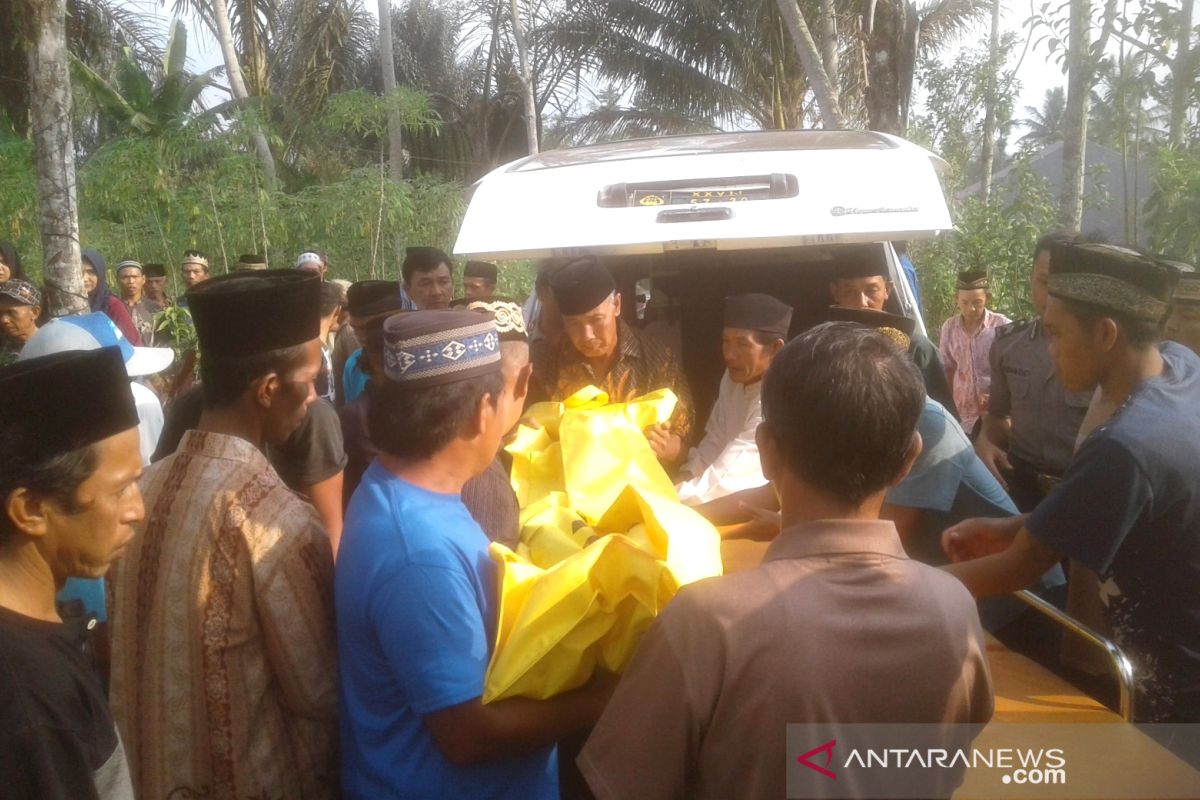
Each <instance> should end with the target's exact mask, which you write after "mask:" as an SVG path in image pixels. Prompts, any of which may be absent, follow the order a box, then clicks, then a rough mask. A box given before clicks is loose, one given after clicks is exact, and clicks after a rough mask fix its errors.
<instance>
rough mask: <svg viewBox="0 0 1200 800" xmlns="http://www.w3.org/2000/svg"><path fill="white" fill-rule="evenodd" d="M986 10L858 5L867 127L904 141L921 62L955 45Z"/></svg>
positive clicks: (961, 5)
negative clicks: (902, 137)
mask: <svg viewBox="0 0 1200 800" xmlns="http://www.w3.org/2000/svg"><path fill="white" fill-rule="evenodd" d="M990 9H991V0H862V3H861V13H862V21H861V24H862V28H861V29H862V33H863V34H864V41H865V44H864V48H865V59H864V60H865V62H866V73H865V76H864V77H865V79H866V80H865V87H864V88H863V103H864V106H865V111H866V116H867V125H868V127H870V129H871V130H877V131H884V132H886V133H895V134H898V135H904V133H905V130H906V129H907V128H908V117H909V108H910V106H911V103H912V90H913V80H914V78H915V76H916V66H917V62H918V60H919V59H920V57H921V56H925V55H932V54H933V53H936V52H938V51H939V50H942V49H943V48H945V47H946V46H948V45H950V44H952V43H954V42H955V41H956V40H957V39H958V38H959V37H961V36H962V35H963V34H964V33H965V32H966V31H968V30H970V29H971V28H972V27H973V26H975V25H976V24H978V23H979V22H980V21H982V20H983V19H984V18H985V17H986V16H987V15H988V13H989V11H990Z"/></svg>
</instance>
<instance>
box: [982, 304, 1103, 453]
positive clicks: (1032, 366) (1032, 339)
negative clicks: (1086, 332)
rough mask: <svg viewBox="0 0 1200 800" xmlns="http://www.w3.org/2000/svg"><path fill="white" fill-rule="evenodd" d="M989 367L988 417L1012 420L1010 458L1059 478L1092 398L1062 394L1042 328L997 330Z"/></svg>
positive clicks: (1031, 325) (1027, 324)
mask: <svg viewBox="0 0 1200 800" xmlns="http://www.w3.org/2000/svg"><path fill="white" fill-rule="evenodd" d="M989 361H990V363H991V366H992V388H991V395H990V396H989V398H988V413H989V414H991V415H992V416H995V417H1009V418H1011V419H1012V434H1011V436H1010V438H1009V448H1008V450H1009V453H1010V454H1011V455H1014V456H1016V457H1017V458H1019V459H1021V460H1022V461H1025V462H1028V463H1029V464H1032V465H1033V466H1034V467H1036V468H1037V469H1038V470H1039V471H1042V472H1049V473H1052V474H1054V475H1061V474H1062V473H1063V472H1064V471H1065V470H1066V468H1067V464H1069V463H1071V457H1072V455H1074V453H1075V434H1076V432H1077V431H1078V430H1079V426H1080V425H1081V424H1082V423H1083V415H1084V414H1086V413H1087V407H1088V403H1089V402H1091V399H1092V393H1091V392H1068V391H1067V390H1066V389H1064V388H1063V385H1062V383H1060V382H1059V380H1058V376H1057V375H1056V374H1055V372H1054V362H1052V361H1051V360H1050V349H1049V345H1048V343H1047V341H1046V336H1045V334H1044V333H1043V332H1042V326H1041V323H1040V322H1036V321H1033V322H1030V321H1026V322H1014V323H1011V324H1009V325H1005V326H1003V327H1001V328H998V329H997V331H996V340H995V342H993V343H992V350H991V354H990V357H989Z"/></svg>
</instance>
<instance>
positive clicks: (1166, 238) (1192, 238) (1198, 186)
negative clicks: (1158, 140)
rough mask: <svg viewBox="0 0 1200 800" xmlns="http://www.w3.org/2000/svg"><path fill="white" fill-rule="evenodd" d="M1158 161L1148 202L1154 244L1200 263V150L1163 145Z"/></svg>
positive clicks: (1147, 211)
mask: <svg viewBox="0 0 1200 800" xmlns="http://www.w3.org/2000/svg"><path fill="white" fill-rule="evenodd" d="M1157 161H1158V170H1157V175H1156V177H1155V180H1154V192H1153V193H1152V194H1151V195H1150V198H1149V199H1148V200H1147V201H1146V217H1147V221H1148V223H1149V227H1150V246H1151V247H1152V248H1153V249H1154V250H1156V251H1157V252H1160V253H1165V254H1167V255H1170V256H1173V257H1175V258H1179V259H1182V260H1184V261H1187V262H1190V263H1192V264H1197V263H1200V225H1198V224H1197V222H1198V221H1200V153H1197V152H1195V151H1191V152H1188V151H1180V150H1172V149H1170V148H1163V149H1162V150H1161V151H1159V153H1158V159H1157Z"/></svg>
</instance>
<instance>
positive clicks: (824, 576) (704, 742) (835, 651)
mask: <svg viewBox="0 0 1200 800" xmlns="http://www.w3.org/2000/svg"><path fill="white" fill-rule="evenodd" d="M992 708H993V700H992V685H991V676H990V674H989V672H988V665H987V660H986V656H985V650H984V638H983V631H982V630H981V629H980V627H979V616H978V614H977V613H976V612H975V601H974V600H972V599H971V595H970V594H969V593H968V592H967V590H966V589H965V588H964V587H963V585H962V584H961V583H959V582H958V581H957V580H956V579H955V578H953V577H951V576H950V575H949V574H947V573H945V572H943V571H942V570H939V569H936V568H934V567H929V566H926V565H924V564H921V563H918V562H916V561H912V560H911V559H909V558H908V557H907V556H906V555H905V554H904V548H903V547H902V546H901V544H900V537H899V536H898V535H897V533H896V526H895V525H893V524H892V523H891V522H886V521H854V520H829V521H821V522H815V523H811V524H807V525H801V526H795V527H792V528H789V529H787V530H785V531H783V533H781V534H780V535H779V538H777V539H776V540H775V541H774V542H772V543H771V546H770V548H769V549H768V550H767V553H766V556H765V557H764V559H763V562H762V564H760V565H759V566H758V567H756V568H755V569H752V570H749V571H746V572H740V573H737V574H733V575H727V576H725V577H721V578H712V579H709V580H704V581H699V582H697V583H694V584H691V585H689V586H685V587H684V588H683V589H682V590H680V592H679V594H678V595H676V597H675V599H673V600H672V601H671V603H670V604H669V605H668V606H667V607H666V609H664V610H663V612H662V614H661V615H660V616H659V618H658V620H657V621H656V622H655V623H654V624H653V625H652V626H651V628H650V629H649V631H648V632H647V634H646V637H645V638H644V639H643V640H642V642H641V644H640V646H639V647H638V651H637V653H636V654H635V655H634V658H633V661H632V662H631V663H630V665H629V667H628V669H627V670H626V671H625V674H624V676H623V677H622V678H621V683H620V685H619V686H618V687H617V691H616V693H615V694H614V695H613V698H612V700H611V701H610V702H609V704H608V707H607V709H606V710H605V712H604V715H603V716H602V717H601V718H600V721H599V722H598V723H597V725H596V728H595V730H594V731H593V732H592V735H591V738H590V739H588V742H587V745H586V746H585V747H584V749H583V752H582V753H581V754H580V756H579V766H580V769H581V770H582V772H583V775H584V777H585V778H586V779H587V781H588V785H589V786H590V787H591V789H592V791H593V792H594V793H595V794H596V796H597V797H598V798H600V800H609V798H638V800H650V799H651V798H668V797H670V798H682V797H688V798H731V797H747V798H749V797H756V798H757V797H784V796H785V795H786V789H785V780H786V765H787V745H786V726H787V724H788V723H866V722H879V723H883V722H896V723H899V722H908V723H942V722H946V723H950V722H963V723H967V722H973V723H983V722H986V721H987V720H988V719H990V718H991V715H992Z"/></svg>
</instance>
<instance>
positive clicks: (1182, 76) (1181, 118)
mask: <svg viewBox="0 0 1200 800" xmlns="http://www.w3.org/2000/svg"><path fill="white" fill-rule="evenodd" d="M1194 5H1195V2H1194V0H1183V8H1182V9H1181V10H1180V14H1181V15H1182V19H1181V22H1180V26H1179V40H1178V45H1177V48H1176V51H1175V58H1174V59H1173V63H1172V64H1171V76H1172V78H1173V81H1172V83H1173V86H1172V87H1171V122H1170V127H1169V129H1168V136H1169V140H1170V143H1171V146H1172V147H1182V146H1183V143H1184V139H1185V138H1186V137H1185V134H1186V133H1187V107H1188V96H1189V95H1190V94H1191V90H1192V88H1193V86H1192V82H1191V80H1190V77H1189V76H1191V75H1192V70H1191V68H1190V67H1191V62H1192V58H1193V56H1192V13H1193V10H1194V9H1193V7H1194Z"/></svg>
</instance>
